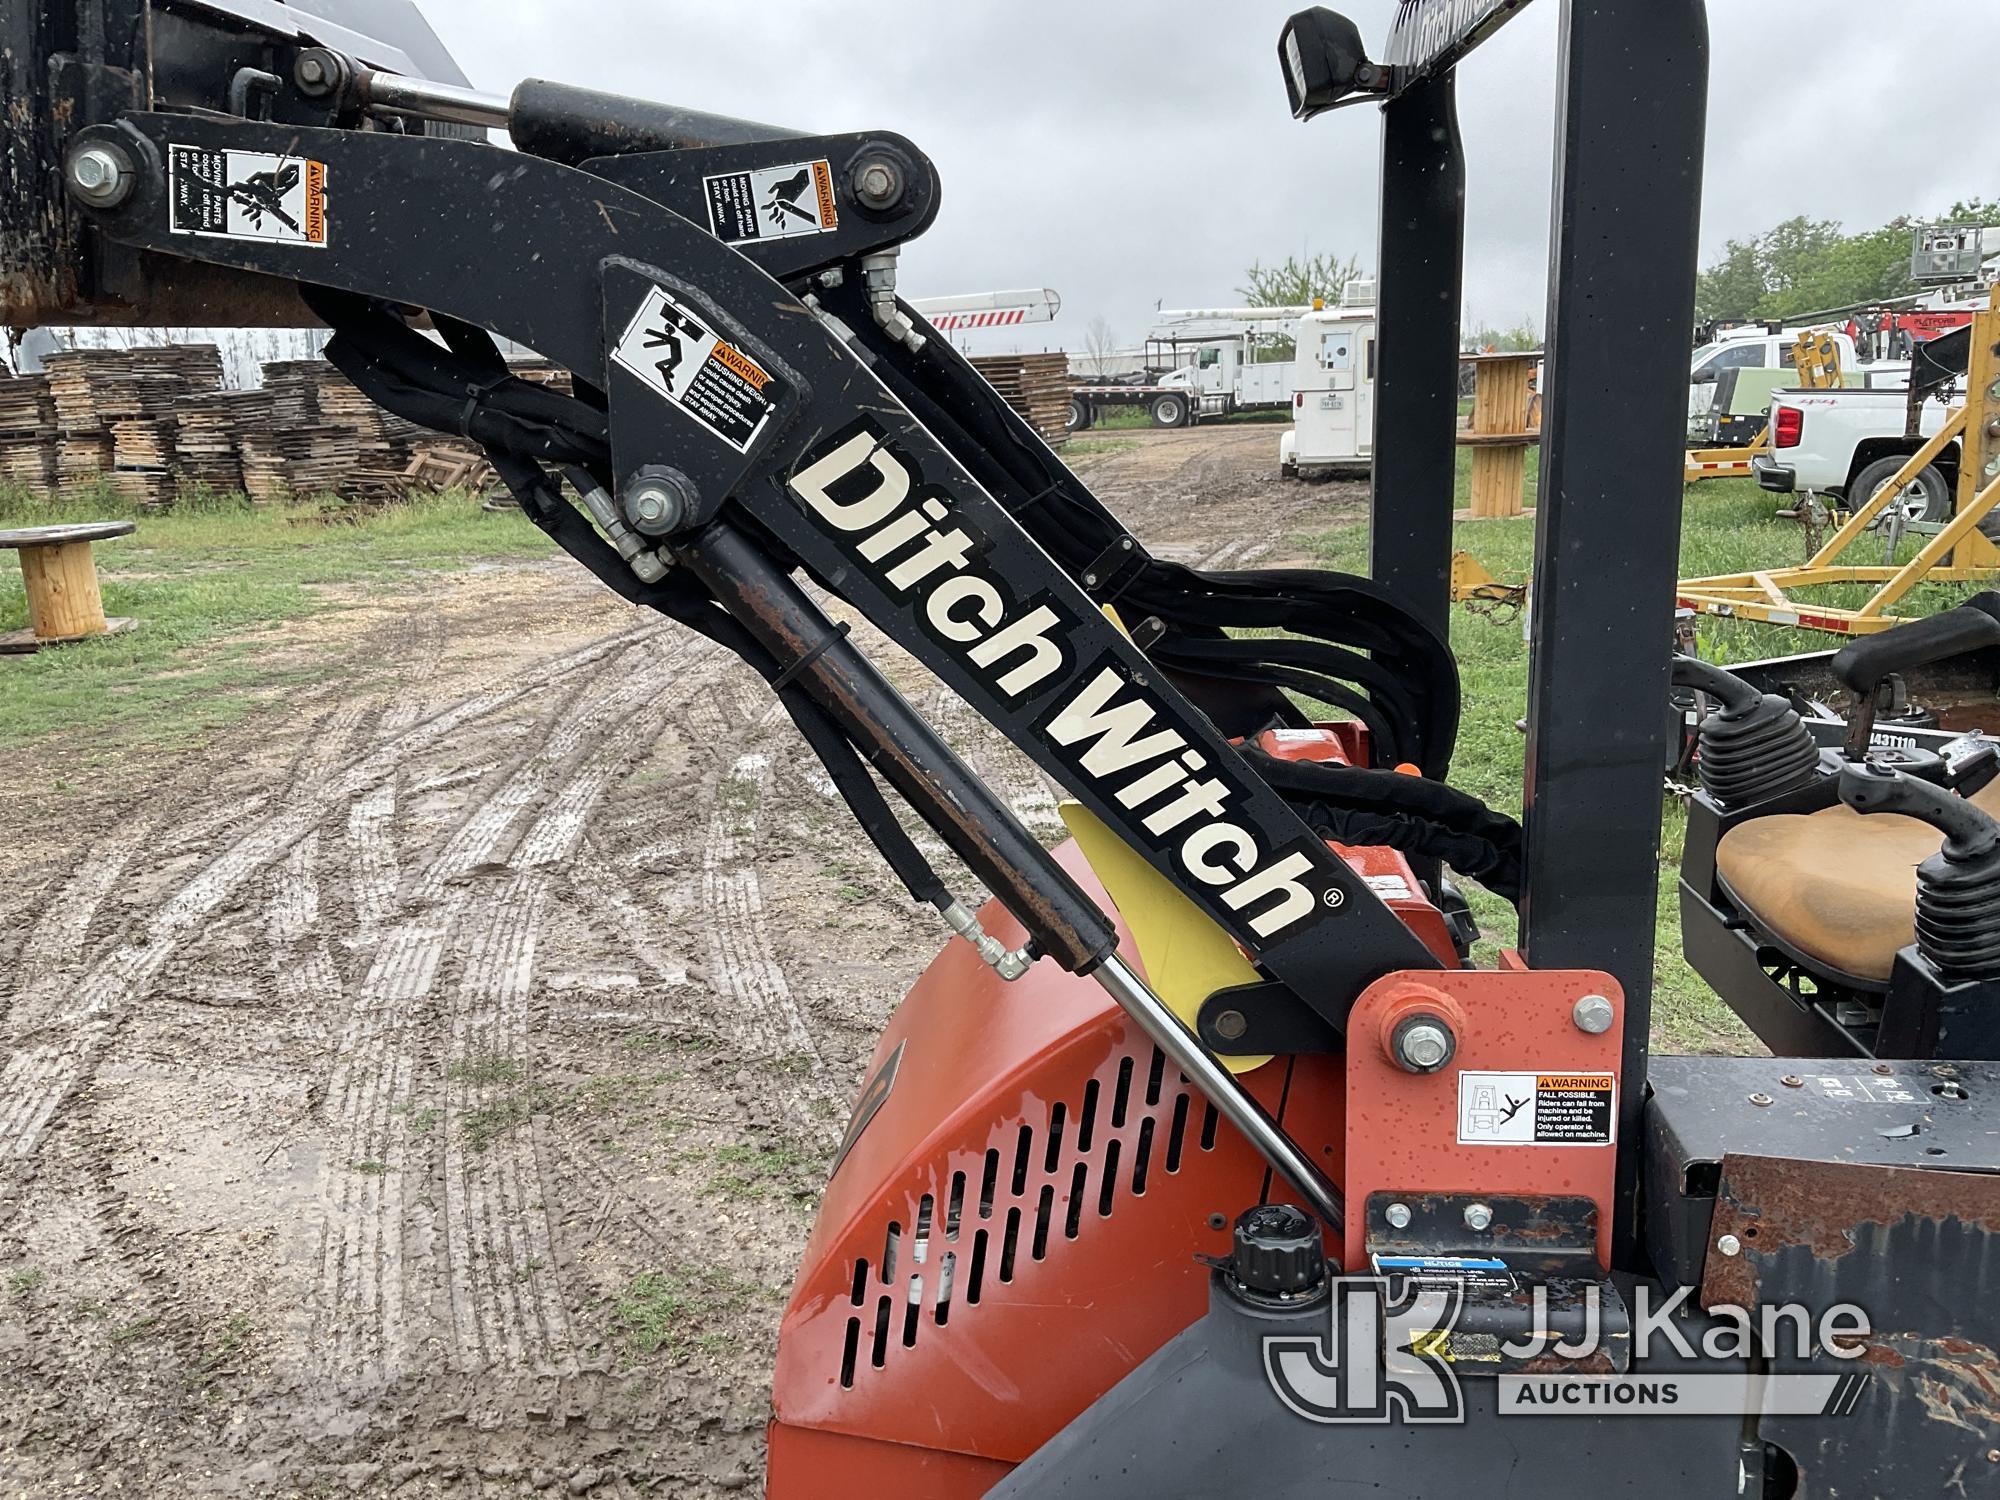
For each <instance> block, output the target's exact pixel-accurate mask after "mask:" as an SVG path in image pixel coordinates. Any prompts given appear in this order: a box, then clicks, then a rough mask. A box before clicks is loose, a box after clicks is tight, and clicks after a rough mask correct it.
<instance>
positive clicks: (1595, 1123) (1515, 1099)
mask: <svg viewBox="0 0 2000 1500" xmlns="http://www.w3.org/2000/svg"><path fill="white" fill-rule="evenodd" d="M1617 1083H1618V1081H1617V1079H1616V1078H1615V1077H1613V1076H1612V1075H1611V1074H1609V1073H1472V1072H1464V1073H1460V1074H1459V1075H1458V1142H1459V1144H1460V1145H1461V1146H1608V1145H1610V1144H1611V1139H1612V1132H1613V1122H1614V1121H1615V1120H1616V1118H1617V1111H1616V1110H1615V1108H1614V1107H1613V1105H1614V1096H1615V1095H1616V1093H1617Z"/></svg>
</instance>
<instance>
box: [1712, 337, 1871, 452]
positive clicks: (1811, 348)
mask: <svg viewBox="0 0 2000 1500" xmlns="http://www.w3.org/2000/svg"><path fill="white" fill-rule="evenodd" d="M1792 365H1793V367H1794V368H1795V369H1797V370H1798V372H1799V385H1800V386H1801V387H1803V388H1804V389H1806V390H1813V391H1824V390H1830V389H1832V388H1833V387H1834V386H1837V385H1839V384H1840V382H1841V373H1840V345H1838V344H1836V343H1835V342H1834V341H1833V335H1832V334H1830V333H1811V332H1806V333H1801V334H1800V335H1799V336H1798V340H1797V342H1796V343H1794V344H1793V346H1792ZM1770 447H1771V428H1770V424H1769V423H1766V424H1765V425H1764V426H1762V427H1760V428H1758V429H1757V435H1756V436H1755V437H1753V438H1751V439H1750V441H1749V442H1748V443H1746V444H1745V445H1744V446H1743V447H1741V448H1695V449H1692V450H1690V451H1689V453H1688V456H1687V475H1686V478H1687V482H1688V483H1689V484H1697V483H1699V482H1700V481H1702V480H1704V479H1747V478H1748V477H1749V476H1750V460H1751V459H1753V458H1755V457H1756V456H1757V455H1758V454H1759V453H1766V452H1769V451H1770Z"/></svg>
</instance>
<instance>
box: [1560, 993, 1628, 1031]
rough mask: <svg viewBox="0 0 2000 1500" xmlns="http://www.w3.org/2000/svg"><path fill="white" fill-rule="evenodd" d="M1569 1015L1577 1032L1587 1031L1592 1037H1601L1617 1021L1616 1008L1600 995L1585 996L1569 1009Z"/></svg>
mask: <svg viewBox="0 0 2000 1500" xmlns="http://www.w3.org/2000/svg"><path fill="white" fill-rule="evenodd" d="M1569 1014H1570V1019H1571V1020H1573V1021H1575V1022H1576V1029H1577V1030H1578V1031H1587V1032H1589V1033H1590V1034H1591V1035H1592V1036H1603V1035H1604V1033H1605V1032H1607V1031H1609V1030H1610V1029H1611V1023H1612V1022H1614V1021H1616V1020H1617V1019H1618V1011H1617V1008H1616V1007H1615V1006H1613V1005H1612V1003H1611V1002H1610V1001H1609V1000H1607V999H1605V998H1604V996H1602V995H1585V996H1584V997H1583V998H1582V999H1581V1000H1579V1001H1577V1002H1576V1004H1575V1005H1573V1006H1571V1007H1570V1012H1569Z"/></svg>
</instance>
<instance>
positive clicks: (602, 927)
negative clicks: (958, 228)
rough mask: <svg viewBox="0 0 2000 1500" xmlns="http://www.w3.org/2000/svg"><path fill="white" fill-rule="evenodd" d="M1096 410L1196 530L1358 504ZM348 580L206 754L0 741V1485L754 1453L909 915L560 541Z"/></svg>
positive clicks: (658, 627) (362, 1485)
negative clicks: (79, 767)
mask: <svg viewBox="0 0 2000 1500" xmlns="http://www.w3.org/2000/svg"><path fill="white" fill-rule="evenodd" d="M1100 441H1102V440H1100ZM1115 442H1116V444H1117V445H1118V446H1117V451H1114V452H1109V453H1100V454H1098V455H1097V456H1095V457H1093V458H1086V459H1082V460H1080V461H1079V464H1078V467H1079V468H1080V469H1083V470H1084V471H1085V472H1087V473H1088V474H1089V475H1090V477H1091V479H1092V482H1093V483H1094V484H1095V485H1096V486H1097V487H1098V488H1099V490H1100V492H1101V493H1102V494H1104V495H1105V496H1106V498H1107V499H1108V500H1110V501H1111V503H1112V504H1113V505H1114V506H1115V507H1116V508H1117V509H1118V510H1119V511H1120V513H1121V514H1122V515H1123V516H1124V518H1125V519H1126V521H1127V523H1128V524H1129V525H1131V526H1132V527H1133V528H1134V529H1135V531H1136V532H1137V533H1138V534H1139V535H1141V536H1142V537H1143V538H1145V539H1146V541H1147V542H1148V543H1149V544H1150V545H1152V546H1153V547H1154V549H1155V550H1156V551H1157V552H1159V553H1160V554H1162V555H1166V556H1171V557H1175V558H1178V559H1182V560H1186V561H1190V562H1205V563H1208V564H1210V565H1218V566H1226V565H1242V564H1248V563H1252V562H1255V561H1258V560H1260V559H1261V560H1265V561H1271V560H1275V559H1276V556H1277V552H1278V549H1281V548H1282V547H1283V546H1284V542H1285V539H1286V538H1287V537H1288V536H1290V535H1294V534H1296V533H1297V532H1299V531H1301V530H1304V529H1307V528H1309V527H1312V526H1315V525H1319V524H1323V523H1324V522H1325V521H1326V520H1327V519H1329V518H1330V517H1331V516H1332V515H1333V514H1334V513H1335V512H1337V511H1341V510H1352V509H1354V508H1357V507H1358V505H1359V503H1360V492H1359V491H1358V489H1356V488H1355V487H1352V486H1322V487H1317V488H1306V487H1300V486H1297V485H1284V484H1281V483H1280V481H1279V480H1278V478H1277V474H1276V467H1277V465H1276V458H1277V445H1278V432H1277V429H1275V428H1271V427H1251V428H1243V427H1221V428H1206V429H1197V430H1195V431H1190V432H1169V433H1140V434H1134V435H1132V436H1130V437H1123V436H1121V437H1119V438H1118V439H1116V440H1115ZM344 602H345V603H346V604H347V606H348V607H346V608H343V609H340V610H338V611H333V612H329V613H324V614H321V615H319V616H317V617H315V618H313V619H312V620H309V621H307V622H306V623H304V624H302V625H299V626H295V627H291V628H289V629H287V630H286V631H284V632H282V633H280V634H279V635H278V637H277V640H278V642H279V644H278V645H277V646H276V647H274V648H273V649H275V650H278V651H280V652H283V653H285V654H286V655H287V656H289V657H291V658H295V659H296V660H297V661H298V662H299V663H300V664H302V665H310V666H311V667H312V668H314V671H313V672H312V673H311V674H310V675H311V676H313V677H315V678H316V679H317V684H316V685H315V686H313V687H310V688H306V689H300V690H297V691H295V692H293V693H291V694H290V695H289V696H288V697H287V698H286V699H285V700H284V701H282V702H279V703H273V704H272V705H271V706H270V707H269V709H268V710H267V711H265V712H263V713H261V714H258V715H256V716H254V717H253V718H252V719H251V720H250V721H249V722H248V724H246V725H245V726H244V727H243V728H241V729H240V730H238V731H232V732H231V733H229V734H228V735H226V736H224V737H223V738H222V739H221V740H220V741H219V742H216V743H212V744H210V745H209V746H207V747H206V748H205V749H203V750H201V751H199V752H189V753H186V754H181V755H174V756H161V757H150V758H145V759H143V760H127V761H122V762H118V763H115V764H113V765H111V766H109V767H106V768H102V769H99V770H95V771H92V772H90V773H89V777H88V789H87V793H86V794H84V795H79V794H78V793H77V789H76V788H75V786H74V785H72V787H71V789H70V791H69V792H68V793H67V794H65V795H54V794H52V793H51V792H50V791H49V790H48V789H49V788H50V787H52V786H54V785H55V784H56V782H57V780H58V778H62V777H64V776H65V775H66V774H67V775H69V776H71V777H74V776H75V775H76V773H75V772H74V770H70V769H67V768H66V765H65V763H64V762H63V761H62V760H60V759H57V758H56V757H55V756H54V754H53V752H50V751H37V750H33V749H31V750H29V751H26V752H16V753H14V754H12V755H10V756H8V757H6V758H5V761H4V763H0V818H4V824H0V826H4V827H5V829H6V830H7V834H6V839H5V843H6V846H7V854H8V858H7V859H6V861H5V865H4V870H0V1022H4V1029H3V1030H0V1497H5V1500H12V1497H14V1496H17V1495H18V1496H22V1497H34V1500H40V1497H44V1496H56V1495H62V1496H72V1495H100V1494H103V1495H135V1496H137V1495H143V1496H149V1497H161V1500H173V1497H181V1496H294V1495H300V1496H319V1495H344V1494H349V1493H354V1494H362V1495H396V1496H444V1495H449V1496H454V1497H456V1496H477V1497H482V1500H484V1497H511V1496H517V1495H535V1494H547V1493H553V1494H586V1493H588V1494H594V1495H599V1496H627V1495H646V1494H651V1495H672V1496H708V1495H717V1494H725V1493H741V1492H749V1493H755V1492H757V1491H758V1490H759V1489H760V1487H761V1482H762V1456H763V1427H764V1423H765V1419H766V1415H767V1400H768V1395H767V1392H768V1385H769V1379H770V1371H771V1363H772V1358H773V1351H774V1347H775V1342H776V1332H777V1323H778V1317H779V1314H780V1312H781V1310H782V1308H783V1304H784V1299H785V1296H786V1293H787V1291H788V1288H789V1286H790V1281H791V1276H792V1267H793V1262H794V1260H795V1257H796V1256H797V1254H798V1251H799V1249H800V1246H801V1245H802V1243H803V1241H804V1239H805V1236H806V1233H807V1230H808V1228H809V1226H810V1223H811V1214H812V1208H813V1200H814V1197H815V1194H816V1192H817V1188H818V1184H819V1182H820V1180H821V1178H822V1176H823V1173H824V1169H825V1163H826V1160H827V1155H828V1152H829V1149H830V1147H831V1146H832V1144H833V1142H834V1140H835V1139H836V1137H837V1135H838V1131H839V1127H840V1122H841V1121H842V1119H843V1118H844V1116H845V1113H846V1109H847V1105H848V1101H849V1099H850V1097H851V1094H852V1092H853V1090H854V1088H855V1085H856V1082H857V1079H858V1077H859V1074H860V1072H861V1069H862V1068H863V1066H864V1065H865V1063H866V1061H867V1059H868V1056H869V1052H870V1049H871V1047H872V1044H873V1040H874V1037H875V1034H876V1032H877V1030H878V1028H879V1027H880V1026H881V1024H882V1022H883V1020H884V1019H885V1018H886V1016H887V1015H888V1014H889V1012H890V1011H891V1009H892V1008H893V1007H894V1005H895V1003H896V1001H897V999H898V997H899V996H900V995H901V994H902V993H903V991H904V990H905V989H906V988H907V987H908V986H909V984H910V982H911V981H912V980H913V979H914V978H915V976H916V975H917V973H918V972H919V970H920V969H921V968H922V966H923V965H924V964H925V963H926V962H927V961H928V958H929V956H930V955H931V954H932V953H933V952H934V951H935V950H936V949H937V948H938V947H939V946H940V944H941V942H942V937H941V931H940V928H939V926H938V924H937V921H936V918H935V916H934V915H933V914H930V913H928V912H927V911H917V910H914V909H912V908H911V906H910V904H909V902H908V901H907V899H906V898H905V897H904V896H903V895H902V893H901V892H900V891H899V890H898V889H897V888H895V887H894V885H893V882H892V881H891V880H890V878H889V877H888V875H887V873H886V872H885V871H884V870H883V868H882V867H881V865H880V863H879V861H878V860H877V859H876V857H875V856H874V854H873V852H872V850H870V849H868V847H867V846H866V844H865V841H864V840H863V838H862V836H861V835H860V833H859V832H858V831H857V830H855V829H854V828H853V827H852V824H851V822H850V821H849V819H848V817H847V815H846V812H845V810H844V809H843V808H842V807H841V806H840V805H839V803H838V802H837V801H835V800H834V799H833V797H832V792H831V787H830V785H829V783H828V782H827V781H826V779H825V777H824V775H823V773H822V772H821V771H820V770H819V768H818V765H817V763H816V762H815V761H813V760H812V758H811V757H810V756H809V755H808V754H807V752H806V751H805V749H804V747H803V745H802V743H801V742H800V741H799V739H798V738H797V736H796V734H795V733H794V731H793V730H792V728H791V725H790V723H789V721H788V720H787V719H786V718H785V717H784V715H783V714H782V713H781V712H780V711H778V710H777V709H776V707H775V705H774V703H773V701H772V699H771V698H770V697H769V695H768V694H767V693H766V692H765V691H764V689H763V687H762V685H761V684H760V683H759V682H758V681H757V680H756V679H755V677H754V676H753V675H752V674H751V673H749V672H748V671H747V670H744V669H742V668H740V667H739V666H737V665H736V664H735V662H734V660H733V658H730V657H728V656H727V655H725V654H723V653H721V652H719V651H717V650H715V649H713V648H711V647H708V646H707V645H706V644H705V643H702V642H700V641H698V640H696V639H694V638H693V637H691V636H689V635H688V634H686V633H685V632H683V631H681V630H679V629H678V628H677V627H675V626H673V625H671V624H669V623H663V622H660V621H658V620H657V619H655V618H653V617H642V616H640V615H638V614H635V613H634V612H633V611H631V610H630V609H629V608H627V607H626V606H624V605H622V604H620V603H619V602H618V601H617V600H615V599H613V598H612V597H611V596H610V595H609V594H607V593H605V592H603V591H602V590H600V589H599V588H598V587H597V586H596V585H595V584H594V583H593V582H592V581H591V580H590V579H589V578H588V577H587V576H586V575H585V574H583V573H582V571H581V570H579V569H576V568H574V567H573V566H572V565H569V564H567V563H566V562H562V561H553V562H550V563H547V564H537V565H532V566H524V567H511V568H488V569H483V570H474V571H469V572H464V573H459V574H456V575H451V576H447V577H442V578H429V579H425V580H421V581H413V582H411V583H410V584H409V585H408V586H407V588H405V589H403V590H401V591H397V592H393V593H390V594H388V595H386V596H379V597H376V598H373V599H370V600H365V601H363V600H348V601H344ZM895 671H896V674H897V675H898V677H899V680H900V681H901V682H902V683H903V685H904V686H905V689H906V691H909V692H910V693H911V694H912V695H913V697H914V698H915V700H916V701H918V702H919V703H924V704H928V705H929V708H930V710H931V712H932V713H933V715H934V717H935V719H936V720H937V721H938V722H939V724H940V726H941V727H942V728H944V729H945V731H946V732H947V733H948V734H949V735H950V736H951V737H952V738H953V739H954V740H955V742H957V743H958V744H959V745H960V747H961V749H963V750H964V751H965V752H966V753H968V755H969V756H970V758H971V759H972V760H973V761H974V762H975V764H977V765H978V766H979V767H980V768H981V769H982V770H983V771H984V772H986V773H987V774H988V775H989V776H990V777H991V778H992V779H993V780H994V781H995V783H996V784H997V785H998V786H999V787H1000V788H1001V789H1002V790H1003V791H1004V792H1005V794H1006V795H1007V796H1008V797H1009V798H1010V799H1011V800H1012V801H1013V803H1014V805H1015V806H1016V808H1017V809H1019V811H1020V813H1021V815H1022V816H1023V818H1024V819H1026V820H1027V821H1028V823H1029V824H1030V826H1032V827H1034V828H1036V829H1038V830H1039V831H1042V832H1043V833H1044V834H1045V835H1046V836H1048V837H1051V838H1053V837H1054V836H1055V835H1056V833H1057V832H1059V827H1060V825H1059V823H1058V820H1057V818H1056V814H1055V804H1054V798H1053V794H1052V791H1051V788H1050V786H1049V785H1048V784H1047V783H1046V782H1045V781H1044V780H1043V779H1042V778H1041V776H1040V775H1039V773H1037V772H1036V771H1035V770H1034V769H1033V768H1032V767H1030V766H1029V765H1028V764H1027V763H1026V762H1025V761H1023V760H1020V759H1019V758H1017V757H1016V756H1014V755H1013V753H1012V752H1011V751H1009V750H1008V749H1007V748H1006V747H1005V746H1004V745H1003V744H1000V743H999V742H998V741H997V738H996V737H995V736H993V735H992V734H991V733H990V732H988V731H987V729H986V727H985V725H984V724H983V722H981V721H979V720H978V719H977V718H976V717H975V716H974V715H973V714H972V713H971V712H970V711H969V710H967V709H965V708H964V707H963V706H962V705H960V704H958V703H957V702H956V701H955V700H950V699H947V698H946V697H945V695H943V694H942V693H941V692H940V691H939V690H937V689H936V688H935V687H934V686H931V685H928V683H927V680H922V679H920V674H918V672H917V671H916V669H915V668H914V666H913V665H912V664H911V663H909V662H908V661H907V659H900V660H898V661H897V662H896V664H895ZM933 847H934V850H935V846H933ZM936 852H941V851H936ZM963 885H964V887H965V888H970V882H969V880H968V881H965V882H963Z"/></svg>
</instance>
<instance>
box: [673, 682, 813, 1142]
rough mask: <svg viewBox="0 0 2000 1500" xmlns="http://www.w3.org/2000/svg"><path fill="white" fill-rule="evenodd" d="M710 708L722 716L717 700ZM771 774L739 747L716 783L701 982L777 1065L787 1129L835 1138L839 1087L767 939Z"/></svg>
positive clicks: (762, 756)
mask: <svg viewBox="0 0 2000 1500" xmlns="http://www.w3.org/2000/svg"><path fill="white" fill-rule="evenodd" d="M716 717H717V718H718V719H719V718H720V717H721V711H720V709H719V708H717V710H716ZM767 722H768V721H767ZM751 727H752V728H754V727H755V726H754V725H753V726H751ZM771 782H772V777H771V757H770V755H769V754H768V753H767V752H765V751H763V750H744V751H741V752H740V753H738V754H737V756H736V757H735V759H734V760H733V761H731V763H730V764H729V766H728V768H727V769H726V770H725V771H724V772H723V774H722V776H721V777H720V778H719V780H718V781H717V783H716V790H715V797H714V805H713V807H712V808H711V810H710V813H709V819H708V833H707V837H706V838H705V839H704V840H703V841H702V853H701V915H702V929H703V932H704V934H705V935H706V937H707V940H708V957H709V983H710V985H711V986H712V987H713V988H714V990H715V992H716V994H717V995H718V996H719V997H720V998H721V999H722V1001H723V1005H722V1007H721V1009H722V1012H723V1013H724V1014H725V1015H726V1016H728V1017H731V1018H734V1024H733V1025H732V1030H733V1031H735V1033H736V1036H735V1038H734V1039H735V1040H737V1041H739V1042H742V1043H745V1044H747V1045H748V1047H749V1049H750V1050H751V1051H752V1052H754V1053H755V1054H757V1055H758V1056H759V1057H761V1058H762V1059H763V1060H765V1061H767V1062H772V1063H778V1064H780V1065H781V1069H780V1072H779V1074H778V1077H777V1078H776V1079H774V1080H773V1086H774V1087H775V1088H776V1090H777V1092H778V1094H779V1098H780V1102H781V1103H782V1105H783V1106H784V1109H785V1112H786V1114H788V1115H789V1116H790V1117H791V1124H792V1127H793V1129H794V1130H795V1131H796V1132H797V1133H798V1134H799V1136H800V1137H801V1138H802V1139H804V1140H806V1141H809V1142H811V1143H812V1144H813V1145H815V1146H819V1147H827V1146H830V1145H832V1143H833V1136H832V1127H831V1125H830V1124H829V1119H828V1117H827V1116H826V1115H824V1114H822V1113H821V1111H822V1110H823V1109H824V1108H825V1104H824V1103H822V1102H820V1101H827V1100H833V1099H834V1098H835V1095H836V1094H837V1093H838V1092H839V1091H838V1088H837V1087H836V1086H835V1085H834V1084H833V1082H832V1080H831V1079H830V1078H829V1077H828V1074H827V1067H826V1060H825V1058H824V1057H822V1056H821V1054H820V1049H819V1044H818V1042H817V1041H816V1040H815V1039H814V1037H813V1034H812V1028H811V1026H810V1025H809V1024H808V1023H807V1020H806V1016H805V1012H804V1011H803V1009H802V1008H801V1007H800V1004H799V1001H798V997H797V996H796V995H795V994H794V992H793V990H792V986H791V983H790V981H789V980H787V979H786V977H785V970H784V966H783V965H781V964H780V963H779V962H778V958H777V953H776V950H775V949H774V948H773V946H772V943H771V934H770V928H769V922H768V918H767V913H766V906H765V901H764V885H763V881H762V879H761V877H760V876H759V874H758V870H757V854H758V848H757V834H758V826H759V822H760V820H761V818H762V815H763V809H764V805H765V802H766V800H767V798H768V797H769V795H770V791H771Z"/></svg>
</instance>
